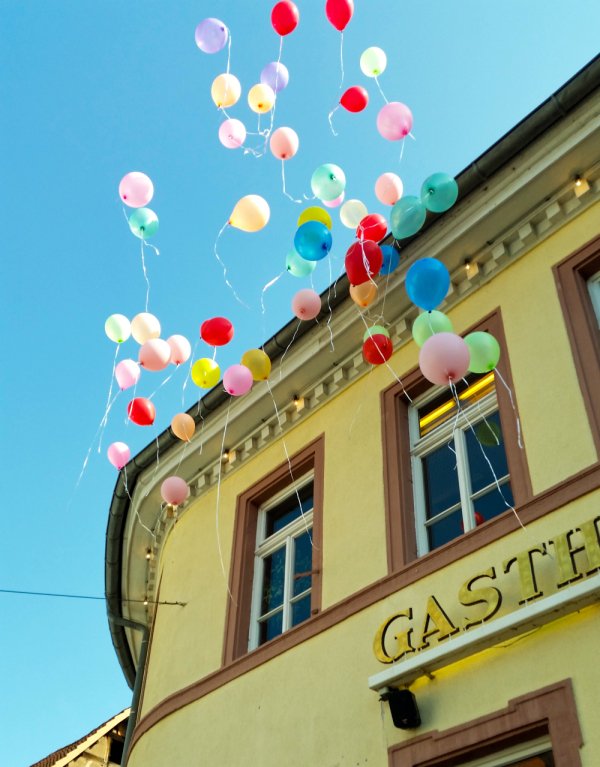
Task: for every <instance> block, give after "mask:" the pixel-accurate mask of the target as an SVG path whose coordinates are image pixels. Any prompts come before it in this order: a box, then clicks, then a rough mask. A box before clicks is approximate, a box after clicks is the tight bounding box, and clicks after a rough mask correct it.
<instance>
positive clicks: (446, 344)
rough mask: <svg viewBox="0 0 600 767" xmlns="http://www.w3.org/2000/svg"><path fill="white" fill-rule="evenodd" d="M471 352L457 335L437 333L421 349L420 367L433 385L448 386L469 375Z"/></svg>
mask: <svg viewBox="0 0 600 767" xmlns="http://www.w3.org/2000/svg"><path fill="white" fill-rule="evenodd" d="M470 361H471V352H470V351H469V347H468V346H467V343H466V341H465V340H464V339H463V338H461V337H460V336H457V335H456V334H455V333H436V334H435V335H433V336H430V337H429V338H428V339H427V341H425V343H424V344H423V346H422V347H421V351H420V353H419V365H420V367H421V372H422V373H423V375H424V376H425V378H426V379H427V380H428V381H431V383H434V384H439V385H440V386H447V385H448V383H450V382H452V383H456V382H457V381H460V379H461V378H463V376H465V375H466V374H467V371H468V369H469V363H470Z"/></svg>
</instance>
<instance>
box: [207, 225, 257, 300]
mask: <svg viewBox="0 0 600 767" xmlns="http://www.w3.org/2000/svg"><path fill="white" fill-rule="evenodd" d="M228 226H229V221H228V222H227V223H226V224H225V225H224V226H223V228H222V229H221V231H220V232H219V234H218V235H217V239H216V240H215V247H214V250H215V256H216V257H217V261H218V262H219V263H220V264H221V266H222V267H223V279H224V280H225V283H226V285H227V286H228V287H229V288H230V289H231V292H232V293H233V295H234V296H235V297H236V299H237V300H238V301H239V302H240V304H241V305H242V306H245V307H246V309H248V311H250V307H249V306H248V304H245V303H244V302H243V301H242V299H241V298H240V297H239V296H238V294H237V293H236V292H235V289H234V287H233V285H232V284H231V283H230V282H229V280H228V279H227V267H226V266H225V264H224V263H223V262H222V261H221V259H220V257H219V254H218V253H217V243H218V242H219V238H220V237H221V235H222V234H223V232H224V231H225V229H226V228H227V227H228Z"/></svg>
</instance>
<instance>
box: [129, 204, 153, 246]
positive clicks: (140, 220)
mask: <svg viewBox="0 0 600 767" xmlns="http://www.w3.org/2000/svg"><path fill="white" fill-rule="evenodd" d="M129 226H130V227H131V231H132V232H133V233H134V234H135V236H136V237H140V238H142V239H144V240H147V239H148V238H149V237H152V235H153V234H156V232H157V231H158V218H157V216H156V213H154V211H152V210H150V208H137V209H136V210H134V211H133V213H132V214H131V216H129Z"/></svg>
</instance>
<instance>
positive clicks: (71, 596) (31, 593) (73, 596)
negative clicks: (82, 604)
mask: <svg viewBox="0 0 600 767" xmlns="http://www.w3.org/2000/svg"><path fill="white" fill-rule="evenodd" d="M0 593H2V594H22V595H26V596H32V597H62V598H64V599H94V600H100V601H102V602H104V601H106V597H88V596H85V595H82V594H49V593H47V592H45V591H15V590H14V589H0ZM120 601H121V602H139V603H142V604H145V605H179V606H180V607H184V605H185V604H186V602H160V601H158V602H157V601H155V600H153V599H121V600H120Z"/></svg>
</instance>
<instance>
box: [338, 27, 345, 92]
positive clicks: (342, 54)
mask: <svg viewBox="0 0 600 767" xmlns="http://www.w3.org/2000/svg"><path fill="white" fill-rule="evenodd" d="M340 64H341V65H342V81H341V82H340V88H339V89H340V90H341V89H342V85H343V84H344V32H343V31H342V33H341V41H340Z"/></svg>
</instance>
